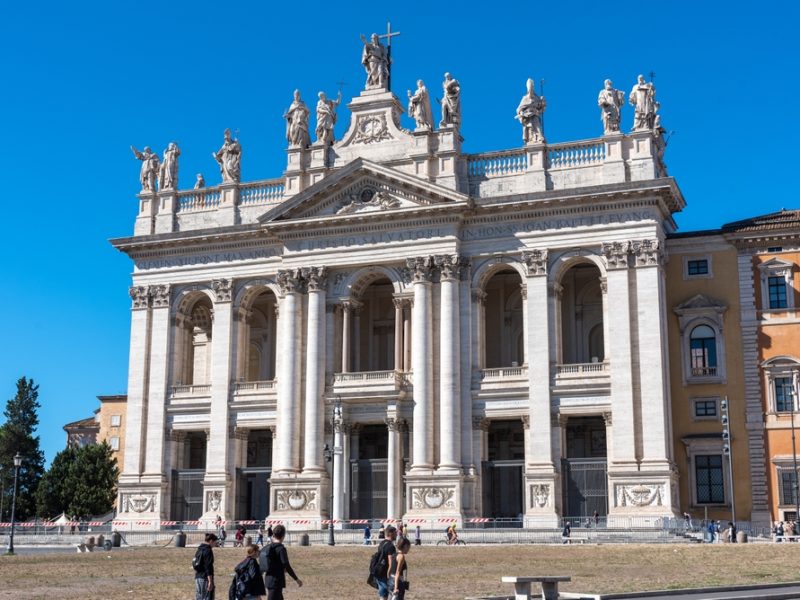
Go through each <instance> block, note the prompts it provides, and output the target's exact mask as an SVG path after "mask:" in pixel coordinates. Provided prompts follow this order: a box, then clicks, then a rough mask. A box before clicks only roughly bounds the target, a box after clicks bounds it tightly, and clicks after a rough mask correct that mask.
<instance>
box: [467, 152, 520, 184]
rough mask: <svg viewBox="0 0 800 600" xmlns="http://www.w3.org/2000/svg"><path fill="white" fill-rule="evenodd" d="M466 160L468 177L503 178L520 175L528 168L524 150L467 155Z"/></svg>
mask: <svg viewBox="0 0 800 600" xmlns="http://www.w3.org/2000/svg"><path fill="white" fill-rule="evenodd" d="M466 158H467V173H468V175H469V177H487V178H488V177H503V176H505V175H513V174H514V173H522V172H524V171H525V169H527V168H528V155H527V153H526V152H525V150H524V149H516V150H501V151H498V152H484V153H482V154H468V155H467V156H466Z"/></svg>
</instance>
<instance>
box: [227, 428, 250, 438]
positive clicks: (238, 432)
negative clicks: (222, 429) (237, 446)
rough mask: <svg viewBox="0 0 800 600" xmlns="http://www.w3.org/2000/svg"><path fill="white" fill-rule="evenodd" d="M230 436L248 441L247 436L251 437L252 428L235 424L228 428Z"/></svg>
mask: <svg viewBox="0 0 800 600" xmlns="http://www.w3.org/2000/svg"><path fill="white" fill-rule="evenodd" d="M228 436H229V437H231V438H233V439H235V440H242V441H245V442H246V441H247V438H248V437H250V430H249V429H246V428H244V427H238V426H236V425H233V426H231V427H229V428H228Z"/></svg>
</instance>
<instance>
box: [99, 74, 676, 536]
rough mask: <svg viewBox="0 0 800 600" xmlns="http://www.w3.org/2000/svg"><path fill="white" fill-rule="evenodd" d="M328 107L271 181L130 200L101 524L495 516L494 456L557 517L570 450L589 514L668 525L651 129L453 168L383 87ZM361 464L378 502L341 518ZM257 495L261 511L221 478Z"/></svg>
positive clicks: (454, 146)
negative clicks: (123, 421)
mask: <svg viewBox="0 0 800 600" xmlns="http://www.w3.org/2000/svg"><path fill="white" fill-rule="evenodd" d="M348 108H349V109H350V112H351V116H350V127H349V129H348V130H347V132H346V133H345V134H344V136H343V138H342V139H341V140H340V141H337V142H335V143H334V144H333V145H330V146H329V145H321V144H314V145H311V146H309V147H301V146H290V147H289V148H288V151H287V152H288V165H287V170H286V172H285V173H284V176H283V177H281V178H280V179H276V180H268V181H258V182H249V183H248V182H235V181H232V182H226V183H223V184H221V185H218V186H216V187H208V188H201V189H195V190H187V191H176V190H172V189H167V190H165V191H158V192H156V191H143V192H142V193H141V194H140V195H139V203H140V211H139V216H138V217H137V220H136V224H135V232H134V236H133V237H128V238H121V239H116V240H114V241H113V243H114V245H115V246H116V247H117V248H118V249H120V250H121V251H123V252H125V253H126V254H127V255H129V256H130V257H131V258H132V260H133V261H134V263H135V271H134V275H133V287H132V288H131V297H132V299H133V306H132V312H131V347H130V367H129V384H128V407H129V408H128V410H129V414H128V421H127V436H128V437H127V439H126V444H125V452H126V455H125V471H124V473H123V474H122V476H121V478H120V486H119V493H120V507H121V513H120V515H119V519H120V520H126V519H127V520H130V521H132V522H136V523H145V522H156V521H160V520H181V519H182V518H188V516H192V517H193V518H195V519H201V520H212V519H214V518H216V516H217V515H220V516H222V517H223V518H227V519H238V518H247V517H248V516H250V515H248V514H245V513H254V512H256V513H258V511H260V512H261V513H263V514H260V513H259V514H255V515H253V516H255V517H256V518H263V517H264V516H265V515H266V512H267V510H268V511H269V514H270V516H271V518H286V519H295V520H299V521H301V522H302V520H304V519H307V520H308V523H310V524H311V525H314V526H316V525H318V524H319V523H320V521H321V520H322V519H326V518H329V516H330V515H331V514H332V516H333V517H334V518H336V519H345V518H351V519H356V518H387V517H388V518H414V517H420V518H428V517H430V518H439V517H448V518H453V519H455V520H458V521H461V520H463V519H466V518H469V517H481V516H486V517H492V516H495V515H494V514H492V510H493V507H494V504H493V502H494V500H492V499H491V498H490V495H491V490H489V491H487V489H488V487H487V486H489V484H490V482H488V481H486V478H487V477H488V475H487V473H494V472H500V470H501V469H502V468H504V467H505V466H506V463H508V464H512V463H513V464H516V465H519V470H518V471H514V473H519V477H517V475H514V478H517V479H519V481H517V483H515V486H517V487H518V489H517V488H515V489H517V491H516V492H514V493H516V494H517V495H518V496H519V498H518V506H519V507H520V508H519V512H521V513H523V514H524V516H525V520H526V523H527V525H528V526H556V525H557V524H558V519H559V517H560V516H563V515H568V514H569V512H570V509H569V508H568V507H567V506H565V502H566V500H565V498H566V496H565V493H564V492H563V490H564V482H563V478H564V477H565V474H564V468H565V467H564V463H563V462H562V459H564V458H568V457H569V456H568V455H569V453H570V452H573V450H572V449H576V450H574V452H576V453H578V454H580V453H583V455H584V456H589V454H591V455H592V456H597V457H599V459H600V460H601V461H602V460H604V461H605V462H604V465H605V468H606V474H605V477H606V480H605V484H606V486H607V493H606V497H605V499H604V501H605V503H606V511H607V514H608V516H609V519H613V518H614V517H617V516H618V517H631V516H634V517H642V518H648V519H657V518H660V517H666V516H674V515H675V514H676V511H677V509H678V505H677V476H676V470H675V466H674V457H673V455H672V453H673V450H672V444H671V434H670V430H671V424H670V412H669V410H668V377H667V369H668V364H667V353H666V334H665V303H664V297H665V296H664V273H663V269H662V266H663V264H664V260H665V257H664V243H663V242H664V238H665V236H666V234H667V233H669V232H671V231H673V230H674V227H675V225H674V222H673V220H672V216H671V215H672V213H674V212H675V211H679V210H681V208H682V207H683V205H684V201H683V198H682V195H681V192H680V190H679V188H678V187H677V185H676V183H675V181H674V180H673V179H672V178H671V177H668V176H667V174H666V171H665V167H664V165H663V163H662V162H661V158H660V156H661V153H662V152H663V141H662V140H661V138H660V137H659V136H658V132H657V131H650V130H646V131H635V132H632V133H630V134H628V135H625V134H622V133H618V132H615V133H611V134H608V135H605V136H604V137H600V138H595V139H590V140H582V141H578V142H574V143H566V144H544V143H531V144H528V145H526V146H524V147H522V148H517V149H512V150H506V151H500V152H489V153H485V154H472V155H469V154H464V153H463V152H462V150H461V143H462V139H461V136H460V133H459V130H458V128H457V126H455V127H454V126H449V127H447V126H446V127H443V128H441V129H438V130H437V129H433V128H431V129H424V128H420V129H418V130H416V131H409V130H407V129H405V128H403V127H402V126H401V124H400V116H401V113H402V112H403V108H402V106H401V104H400V101H399V100H398V99H397V97H396V96H395V95H394V94H393V93H391V92H389V91H387V90H386V89H370V90H367V91H364V92H362V93H361V94H360V95H359V96H358V97H356V98H354V99H353V100H352V102H351V103H350V104H349V105H348ZM497 109H498V110H505V108H503V107H497ZM466 112H467V114H468V113H469V111H468V109H467V111H466ZM548 137H550V136H548ZM335 405H338V406H339V407H340V408H339V409H338V410H337V411H336V413H335V414H334V406H335ZM498 423H500V424H503V427H507V429H503V430H502V431H510V432H516V433H512V434H509V436H510V438H509V439H511V438H513V439H517V440H518V441H519V443H520V446H519V448H520V450H519V451H518V452H517V454H516V455H514V456H513V457H512V456H511V451H509V450H507V448H508V447H510V446H509V442H508V440H507V439H506V438H505V437H504V436H505V435H506V434H505V433H502V432H501V431H500V429H497V427H496V425H497V424H498ZM570 423H573V424H574V423H580V424H585V425H586V428H584V426H583V425H581V426H580V427H575V428H572V429H570ZM493 427H494V429H493ZM598 427H599V428H600V429H599V430H598V429H597V428H598ZM587 428H588V429H587ZM592 428H594V429H592ZM589 429H592V433H591V435H589V434H586V435H587V436H588V437H583V438H582V437H581V436H582V435H584V433H582V432H585V431H588V430H589ZM254 432H260V433H259V434H258V435H261V434H263V435H261V437H258V435H256V434H255V433H254ZM519 432H521V433H519ZM514 436H516V437H514ZM520 436H522V437H520ZM506 437H508V436H506ZM258 440H261V441H260V442H259V441H258ZM264 440H267V442H264ZM376 440H377V441H376ZM586 440H588V441H586ZM512 441H513V440H512ZM265 443H266V444H267V446H264V444H265ZM269 444H271V446H269ZM326 444H327V445H328V447H329V448H332V449H333V452H332V454H333V456H332V460H331V461H330V462H329V461H327V460H326V458H325V453H324V450H325V447H326ZM587 444H588V445H589V446H591V448H590V449H587V448H588V446H587ZM595 446H596V447H595ZM262 450H263V452H265V453H266V454H264V456H270V457H271V458H270V459H269V460H268V461H267V460H266V459H263V460H262V458H259V457H260V456H261V454H260V453H261V452H262ZM590 450H591V452H590ZM375 456H378V459H377V460H378V461H379V462H380V464H381V465H385V484H384V483H383V482H381V483H380V488H381V490H380V496H381V498H383V497H384V495H385V505H384V504H383V500H381V504H380V505H374V504H373V505H371V506H372V508H371V509H368V511H369V512H371V513H372V514H359V507H362V506H365V505H364V504H359V503H358V502H359V501H360V500H359V499H358V498H354V497H353V495H354V490H356V489H359V488H358V486H362V487H361V488H360V492H359V493H361V494H362V496H363V493H364V491H365V489H364V487H363V486H364V485H366V484H365V483H364V481H363V479H362V480H361V481H360V482H358V481H356V480H357V478H358V473H359V471H358V468H359V467H358V466H359V465H360V464H361V463H359V460H365V461H368V460H370V457H375ZM493 456H494V458H493ZM363 457H367V458H363ZM503 457H511V458H509V459H508V460H507V461H506V462H503V460H504V458H503ZM512 459H513V460H512ZM514 460H516V462H514ZM381 461H382V462H381ZM491 461H494V462H493V463H491V464H493V465H495V471H489V470H487V468H486V466H485V465H486V464H488V463H490V462H491ZM364 464H367V463H364ZM512 466H513V465H512ZM259 467H264V468H268V469H269V471H268V474H267V475H263V472H264V469H263V468H262V469H261V471H259ZM258 473H262V475H261V476H260V477H261V478H260V479H259V474H258ZM492 476H494V475H492ZM181 477H186V478H189V479H192V478H193V482H194V483H192V484H191V485H193V486H194V488H192V489H193V490H194V491H192V492H191V493H190V492H189V491H187V490H189V488H190V487H191V486H190V484H188V483H185V484H184V483H180V482H179V480H180V478H181ZM247 477H251V479H247ZM267 477H268V479H267ZM187 481H188V479H187ZM248 481H249V482H251V483H250V484H248V483H247V482H248ZM267 481H268V482H269V497H268V500H267V503H268V506H264V507H263V509H262V508H261V507H260V506H255V505H253V504H252V502H251V501H250V500H247V499H246V498H245V496H246V494H250V495H251V496H252V497H255V496H253V494H254V492H253V491H252V489H250V488H248V489H247V490H245V489H244V486H246V485H252V482H256V484H255V485H258V486H262V487H263V486H266V482H267ZM498 481H503V480H502V479H500V480H498ZM515 481H516V479H515ZM376 485H378V484H376ZM176 486H183V487H181V488H180V489H181V490H182V491H181V492H180V493H177V492H176V490H177V489H178V488H177V487H176ZM367 491H368V490H367ZM255 494H256V495H257V494H258V490H256V492H255ZM331 498H332V500H331ZM187 499H190V500H191V502H193V503H194V504H193V507H194V508H193V510H194V513H193V514H190V513H187V512H186V511H185V506H184V505H185V503H186V502H188V501H189V500H187ZM361 500H363V498H362V499H361ZM182 503H183V504H182ZM182 506H184V508H182ZM376 506H379V508H376ZM384 507H385V508H384ZM505 510H516V509H514V508H513V506H512V508H511V509H509V508H508V507H506V508H505ZM379 511H380V512H379ZM515 516H516V515H515Z"/></svg>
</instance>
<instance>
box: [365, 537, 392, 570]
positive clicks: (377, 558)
mask: <svg viewBox="0 0 800 600" xmlns="http://www.w3.org/2000/svg"><path fill="white" fill-rule="evenodd" d="M387 543H389V544H391V543H392V542H391V541H384V542H381V545H380V546H378V551H377V552H376V553H375V554H373V555H372V558H371V559H369V574H370V576H371V577H374V578H377V579H383V578H384V577H386V570H387V569H388V568H389V561H388V560H387V558H386V544H387Z"/></svg>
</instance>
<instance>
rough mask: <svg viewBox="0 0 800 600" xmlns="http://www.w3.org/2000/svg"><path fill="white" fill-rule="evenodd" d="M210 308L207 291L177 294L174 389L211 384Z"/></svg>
mask: <svg viewBox="0 0 800 600" xmlns="http://www.w3.org/2000/svg"><path fill="white" fill-rule="evenodd" d="M213 306H214V305H213V299H212V295H211V292H210V290H208V289H200V290H198V289H191V290H183V291H180V292H179V293H178V295H177V300H176V302H175V308H174V311H175V313H174V316H173V332H174V335H173V338H172V339H173V341H174V348H175V352H174V354H173V356H174V363H173V371H172V382H173V385H207V384H210V383H211V339H212V335H213V314H214V308H213Z"/></svg>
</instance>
